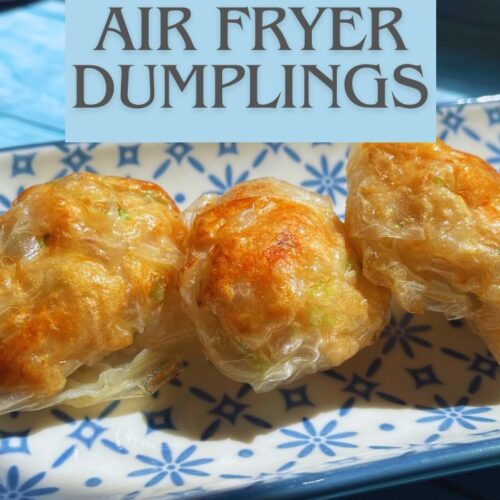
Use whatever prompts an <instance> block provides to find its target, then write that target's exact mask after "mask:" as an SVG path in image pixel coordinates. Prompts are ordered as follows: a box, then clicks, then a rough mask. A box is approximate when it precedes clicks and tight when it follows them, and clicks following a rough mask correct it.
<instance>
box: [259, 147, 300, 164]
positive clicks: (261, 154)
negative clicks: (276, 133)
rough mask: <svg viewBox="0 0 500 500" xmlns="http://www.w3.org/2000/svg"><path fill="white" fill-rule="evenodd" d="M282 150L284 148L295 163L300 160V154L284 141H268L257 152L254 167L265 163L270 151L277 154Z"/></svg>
mask: <svg viewBox="0 0 500 500" xmlns="http://www.w3.org/2000/svg"><path fill="white" fill-rule="evenodd" d="M281 150H283V152H284V153H285V154H286V155H287V156H288V158H290V159H291V160H292V161H294V162H295V163H299V162H300V156H299V155H298V154H297V152H296V151H294V150H293V149H292V148H291V147H290V146H288V145H287V144H285V143H284V142H266V143H265V147H264V149H263V150H262V151H260V152H259V153H257V156H256V157H255V160H254V161H253V162H252V167H253V168H257V167H260V166H261V165H262V163H264V160H265V159H266V158H267V157H268V155H269V153H270V152H272V153H274V154H275V155H277V154H278V153H279V152H280V151H281Z"/></svg>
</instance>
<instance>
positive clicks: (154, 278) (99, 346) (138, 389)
mask: <svg viewBox="0 0 500 500" xmlns="http://www.w3.org/2000/svg"><path fill="white" fill-rule="evenodd" d="M185 238H186V229H185V226H184V224H183V222H182V219H181V216H180V213H179V211H178V209H177V207H176V206H175V204H174V202H173V201H172V200H171V199H170V197H169V196H168V195H167V194H166V193H165V192H164V191H163V190H162V189H161V188H160V187H158V186H156V185H154V184H150V183H146V182H141V181H137V180H132V179H122V178H117V177H99V176H97V175H92V174H77V175H72V176H69V177H65V178H63V179H60V180H57V181H54V182H49V183H47V184H43V185H39V186H34V187H32V188H30V189H28V190H27V191H25V192H24V193H22V194H21V196H20V197H19V198H18V199H17V200H16V201H15V202H14V204H13V206H12V208H11V210H9V211H8V212H7V213H5V214H4V215H2V216H1V217H0V262H1V267H0V413H2V412H6V411H11V410H14V409H16V410H17V409H36V408H40V407H45V406H48V405H52V404H55V403H61V402H64V403H68V404H73V405H75V406H83V405H88V404H92V403H96V402H99V401H102V400H106V399H112V398H116V397H126V396H131V395H139V394H144V393H147V392H150V391H154V390H155V389H156V388H157V387H158V385H159V384H160V383H161V382H163V381H164V380H165V379H168V378H169V377H171V376H172V375H173V373H174V372H175V370H176V369H177V360H176V359H175V353H173V352H171V351H172V345H173V344H175V343H176V342H178V341H179V340H182V338H183V336H184V335H186V333H187V332H188V329H189V323H188V322H187V320H186V318H185V317H184V316H183V315H182V314H180V309H181V308H180V303H181V301H180V296H179V293H178V272H179V269H180V267H181V266H182V263H183V259H184V255H183V250H184V245H185Z"/></svg>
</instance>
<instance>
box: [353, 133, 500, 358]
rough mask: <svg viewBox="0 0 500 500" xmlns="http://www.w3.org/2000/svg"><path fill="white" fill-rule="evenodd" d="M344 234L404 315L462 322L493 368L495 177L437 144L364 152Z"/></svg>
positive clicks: (497, 284)
mask: <svg viewBox="0 0 500 500" xmlns="http://www.w3.org/2000/svg"><path fill="white" fill-rule="evenodd" d="M347 176H348V184H349V195H348V199H347V209H346V226H347V231H348V235H349V237H350V238H351V241H352V243H353V244H354V246H355V247H356V249H357V250H358V252H359V253H360V254H361V255H362V258H363V272H364V273H365V275H366V276H367V277H368V278H369V279H370V280H371V281H372V282H373V283H375V284H378V285H382V286H386V287H388V288H390V289H391V290H392V291H393V293H394V295H395V296H396V298H397V300H398V301H399V303H400V304H401V306H402V307H403V308H404V309H406V310H407V311H410V312H412V313H422V312H424V311H425V310H431V311H439V312H443V313H444V314H445V315H446V316H447V317H448V318H449V319H456V318H463V317H465V318H467V319H468V320H469V322H470V324H471V326H472V328H473V329H474V330H475V331H476V332H477V333H478V334H479V335H480V336H481V337H482V338H483V339H484V340H485V342H486V343H487V345H488V347H489V349H490V350H491V352H492V354H493V355H494V356H495V357H496V359H497V360H499V361H500V176H499V175H498V174H497V172H496V171H495V170H494V169H493V168H492V167H491V166H490V165H488V164H487V163H485V162H484V161H482V160H481V159H479V158H477V157H475V156H472V155H470V154H466V153H461V152H459V151H456V150H454V149H452V148H450V147H449V146H447V145H446V144H444V143H443V142H442V141H437V142H436V143H435V144H432V143H429V144H362V145H359V146H355V147H354V148H353V150H352V152H351V157H350V161H349V165H348V167H347Z"/></svg>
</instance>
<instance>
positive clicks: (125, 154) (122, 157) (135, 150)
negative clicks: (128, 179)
mask: <svg viewBox="0 0 500 500" xmlns="http://www.w3.org/2000/svg"><path fill="white" fill-rule="evenodd" d="M140 146H141V145H140V144H134V145H131V146H118V154H119V158H118V167H124V166H126V165H139V148H140Z"/></svg>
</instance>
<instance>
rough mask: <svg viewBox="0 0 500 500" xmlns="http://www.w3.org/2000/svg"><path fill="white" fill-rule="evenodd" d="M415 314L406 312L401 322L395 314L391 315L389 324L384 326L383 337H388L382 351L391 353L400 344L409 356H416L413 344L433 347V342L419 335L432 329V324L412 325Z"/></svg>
mask: <svg viewBox="0 0 500 500" xmlns="http://www.w3.org/2000/svg"><path fill="white" fill-rule="evenodd" d="M412 319H413V314H410V313H406V314H404V315H403V316H402V318H401V319H400V320H399V322H397V321H396V319H395V318H394V316H391V319H390V321H389V324H388V325H387V326H386V327H385V328H384V330H383V332H382V335H381V339H386V340H385V342H384V344H383V346H382V353H383V354H389V353H390V352H391V351H392V350H393V349H394V347H395V346H396V345H397V344H398V345H400V346H401V348H402V349H403V352H404V353H405V354H406V355H407V356H408V357H409V358H414V357H415V353H414V352H413V349H412V344H416V345H420V346H422V347H432V344H431V343H430V342H429V341H428V340H425V339H422V338H420V337H419V334H421V333H424V332H428V331H429V330H431V329H432V328H431V326H430V325H411V326H410V323H411V321H412Z"/></svg>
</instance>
